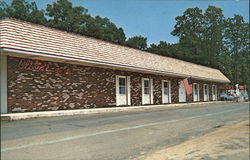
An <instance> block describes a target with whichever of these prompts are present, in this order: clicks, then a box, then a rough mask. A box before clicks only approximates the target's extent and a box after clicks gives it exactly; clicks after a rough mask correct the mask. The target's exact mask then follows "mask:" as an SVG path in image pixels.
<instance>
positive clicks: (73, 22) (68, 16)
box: [46, 0, 89, 32]
mask: <svg viewBox="0 0 250 160" xmlns="http://www.w3.org/2000/svg"><path fill="white" fill-rule="evenodd" d="M87 12H88V10H87V9H86V8H84V7H81V6H78V7H73V6H72V3H71V2H69V1H68V0H58V1H56V2H53V4H47V8H46V15H47V16H49V17H50V18H49V20H48V24H47V25H48V26H50V27H54V28H58V29H61V30H65V31H70V32H78V31H79V30H80V28H81V27H85V25H86V21H87V20H88V18H89V15H87Z"/></svg>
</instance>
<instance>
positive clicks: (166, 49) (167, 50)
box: [147, 41, 185, 60]
mask: <svg viewBox="0 0 250 160" xmlns="http://www.w3.org/2000/svg"><path fill="white" fill-rule="evenodd" d="M147 51H149V52H153V53H156V54H159V55H162V56H167V57H173V58H178V59H182V60H185V59H184V56H183V55H182V53H181V52H180V50H179V44H170V43H167V42H165V41H160V43H159V44H158V45H157V44H154V43H153V44H150V47H149V48H148V49H147Z"/></svg>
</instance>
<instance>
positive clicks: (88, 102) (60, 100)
mask: <svg viewBox="0 0 250 160" xmlns="http://www.w3.org/2000/svg"><path fill="white" fill-rule="evenodd" d="M0 39H1V42H0V52H1V113H12V112H30V111H48V110H66V109H80V108H98V107H113V106H139V105H148V104H151V105H159V104H167V103H181V102H196V101H216V100H217V99H218V95H219V93H218V90H217V88H218V86H219V85H220V84H222V83H228V82H230V81H229V80H228V78H227V77H225V76H224V75H223V74H222V73H221V72H220V71H219V70H217V69H214V68H209V67H205V66H202V65H197V64H193V63H189V62H185V61H182V60H178V59H174V58H170V57H164V56H160V55H156V54H153V53H149V52H146V51H141V50H137V49H133V48H129V47H125V46H121V45H117V44H113V43H110V42H106V41H102V40H98V39H95V38H90V37H87V36H83V35H78V34H74V33H68V32H65V31H61V30H57V29H53V28H49V27H45V26H41V25H37V24H32V23H28V22H24V21H20V20H16V19H11V18H4V19H1V20H0ZM187 77H192V81H193V93H192V94H191V95H186V93H185V88H184V84H183V81H182V80H183V79H184V78H187Z"/></svg>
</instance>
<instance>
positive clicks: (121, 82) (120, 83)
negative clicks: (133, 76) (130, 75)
mask: <svg viewBox="0 0 250 160" xmlns="http://www.w3.org/2000/svg"><path fill="white" fill-rule="evenodd" d="M119 85H122V86H125V78H119Z"/></svg>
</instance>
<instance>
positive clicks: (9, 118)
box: [1, 101, 232, 121]
mask: <svg viewBox="0 0 250 160" xmlns="http://www.w3.org/2000/svg"><path fill="white" fill-rule="evenodd" d="M223 103H232V102H231V101H216V102H198V103H178V104H166V105H149V106H131V107H113V108H94V109H75V110H60V111H42V112H26V113H9V114H1V121H13V120H23V119H30V118H41V117H59V116H72V115H84V114H97V113H112V112H128V111H143V110H157V109H174V108H178V107H183V106H190V107H191V106H193V105H195V106H198V105H204V104H223Z"/></svg>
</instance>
